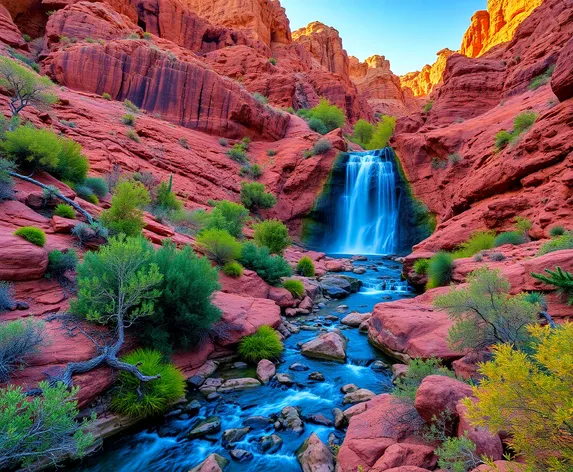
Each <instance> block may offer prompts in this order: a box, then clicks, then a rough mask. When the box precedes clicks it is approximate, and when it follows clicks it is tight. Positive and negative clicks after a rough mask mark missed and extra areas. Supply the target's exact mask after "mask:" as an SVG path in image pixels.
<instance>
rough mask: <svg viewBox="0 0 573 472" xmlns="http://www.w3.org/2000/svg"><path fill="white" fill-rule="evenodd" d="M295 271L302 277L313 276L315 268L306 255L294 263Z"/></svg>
mask: <svg viewBox="0 0 573 472" xmlns="http://www.w3.org/2000/svg"><path fill="white" fill-rule="evenodd" d="M296 273H297V274H299V275H302V276H303V277H314V274H315V269H314V263H313V262H312V259H311V258H310V257H308V256H303V257H301V258H300V261H298V263H297V265H296Z"/></svg>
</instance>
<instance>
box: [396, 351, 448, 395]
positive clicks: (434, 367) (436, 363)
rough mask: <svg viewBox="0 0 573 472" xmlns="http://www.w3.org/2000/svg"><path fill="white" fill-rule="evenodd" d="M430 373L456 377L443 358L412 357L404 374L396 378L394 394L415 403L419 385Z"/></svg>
mask: <svg viewBox="0 0 573 472" xmlns="http://www.w3.org/2000/svg"><path fill="white" fill-rule="evenodd" d="M429 375H443V376H446V377H452V378H455V374H454V373H453V372H452V371H451V370H449V369H447V368H446V367H443V366H442V360H441V359H435V358H430V359H427V360H423V359H412V360H411V361H410V363H409V364H408V370H407V371H406V373H405V374H404V376H403V377H400V378H398V379H396V382H395V385H394V390H393V391H392V394H393V395H394V396H396V397H398V398H402V399H404V400H407V401H410V402H412V403H413V402H414V399H415V398H416V392H417V391H418V387H419V386H420V385H421V384H422V381H423V380H424V379H425V378H426V377H428V376H429Z"/></svg>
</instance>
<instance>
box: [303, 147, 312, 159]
mask: <svg viewBox="0 0 573 472" xmlns="http://www.w3.org/2000/svg"><path fill="white" fill-rule="evenodd" d="M302 157H303V158H304V159H308V158H309V157H312V150H311V149H306V150H305V151H303V153H302Z"/></svg>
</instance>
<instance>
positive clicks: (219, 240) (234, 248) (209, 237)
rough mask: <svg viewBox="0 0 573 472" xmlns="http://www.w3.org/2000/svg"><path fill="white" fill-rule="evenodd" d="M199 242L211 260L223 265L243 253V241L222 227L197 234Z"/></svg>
mask: <svg viewBox="0 0 573 472" xmlns="http://www.w3.org/2000/svg"><path fill="white" fill-rule="evenodd" d="M197 244H198V245H199V246H200V247H201V249H202V250H203V252H204V253H205V255H206V256H207V257H208V258H209V259H210V260H212V261H213V262H215V263H216V264H217V265H218V266H221V267H222V266H224V265H225V264H227V263H228V262H232V261H234V260H235V259H238V258H239V257H240V255H241V243H239V242H238V241H237V240H236V239H235V238H234V237H233V236H232V235H231V234H229V233H228V232H227V231H225V230H222V229H214V228H213V229H206V230H204V231H201V233H199V235H198V236H197Z"/></svg>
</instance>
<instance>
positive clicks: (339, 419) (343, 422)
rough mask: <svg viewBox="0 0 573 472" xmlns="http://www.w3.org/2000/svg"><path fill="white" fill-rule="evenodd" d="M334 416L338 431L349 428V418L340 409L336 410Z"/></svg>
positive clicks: (333, 412)
mask: <svg viewBox="0 0 573 472" xmlns="http://www.w3.org/2000/svg"><path fill="white" fill-rule="evenodd" d="M332 414H333V415H334V427H335V428H336V429H345V428H346V427H347V426H348V418H347V417H346V415H345V414H344V412H343V411H342V410H341V409H340V408H334V409H333V410H332Z"/></svg>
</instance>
